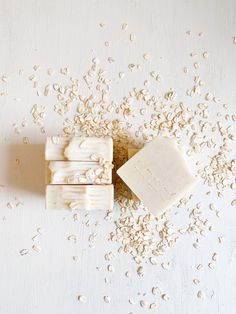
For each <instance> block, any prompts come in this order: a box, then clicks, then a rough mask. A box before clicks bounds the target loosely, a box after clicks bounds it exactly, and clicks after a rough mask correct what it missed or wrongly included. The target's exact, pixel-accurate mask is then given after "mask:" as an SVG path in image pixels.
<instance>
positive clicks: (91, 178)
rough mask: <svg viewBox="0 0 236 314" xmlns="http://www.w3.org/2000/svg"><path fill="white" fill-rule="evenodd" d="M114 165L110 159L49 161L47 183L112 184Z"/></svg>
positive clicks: (47, 163) (47, 164)
mask: <svg viewBox="0 0 236 314" xmlns="http://www.w3.org/2000/svg"><path fill="white" fill-rule="evenodd" d="M112 167H113V165H112V164H111V163H110V162H109V161H105V162H102V163H99V162H93V161H92V162H91V161H48V162H46V184H111V182H112Z"/></svg>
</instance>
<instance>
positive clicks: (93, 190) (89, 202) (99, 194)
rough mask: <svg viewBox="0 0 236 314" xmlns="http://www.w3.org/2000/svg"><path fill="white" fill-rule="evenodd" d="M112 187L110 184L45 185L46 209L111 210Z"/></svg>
mask: <svg viewBox="0 0 236 314" xmlns="http://www.w3.org/2000/svg"><path fill="white" fill-rule="evenodd" d="M113 200H114V187H113V185H112V184H110V185H47V187H46V208H47V209H81V210H112V209H113Z"/></svg>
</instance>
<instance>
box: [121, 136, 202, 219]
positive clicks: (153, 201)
mask: <svg viewBox="0 0 236 314" xmlns="http://www.w3.org/2000/svg"><path fill="white" fill-rule="evenodd" d="M117 173H118V175H119V176H120V177H121V178H122V179H123V181H124V182H125V183H126V184H127V185H128V187H129V188H130V189H131V191H132V192H133V193H134V194H135V195H136V196H137V197H138V198H139V199H140V200H141V201H142V202H143V204H144V206H146V207H147V208H148V209H149V210H150V211H151V212H152V213H153V214H154V215H159V214H161V213H163V212H164V211H166V210H167V209H168V208H170V206H171V205H172V204H173V203H174V202H176V201H177V200H179V199H180V198H181V197H183V196H184V194H185V193H186V192H187V191H188V190H189V189H190V188H191V187H192V186H193V185H194V184H195V183H196V179H195V178H194V177H193V175H192V174H191V172H190V170H189V168H188V166H187V164H186V161H185V159H184V154H183V152H182V151H181V149H180V148H179V146H178V145H177V142H176V140H174V139H168V138H158V137H156V138H155V139H154V140H152V141H151V142H149V143H148V144H146V145H145V146H144V148H142V149H141V150H140V151H139V152H137V153H136V154H135V155H134V156H133V157H132V158H131V159H129V160H128V161H127V162H126V163H125V164H124V165H123V166H122V167H121V168H119V169H118V171H117Z"/></svg>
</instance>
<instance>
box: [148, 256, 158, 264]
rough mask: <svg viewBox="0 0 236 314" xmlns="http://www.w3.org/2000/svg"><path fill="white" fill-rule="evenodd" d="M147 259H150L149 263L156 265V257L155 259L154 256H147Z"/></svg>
mask: <svg viewBox="0 0 236 314" xmlns="http://www.w3.org/2000/svg"><path fill="white" fill-rule="evenodd" d="M149 261H150V263H151V264H152V265H157V264H158V262H157V259H156V258H155V257H150V258H149Z"/></svg>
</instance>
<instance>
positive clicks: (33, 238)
mask: <svg viewBox="0 0 236 314" xmlns="http://www.w3.org/2000/svg"><path fill="white" fill-rule="evenodd" d="M38 237H39V235H38V234H36V235H35V236H33V237H32V241H33V242H34V241H35V240H37V238H38Z"/></svg>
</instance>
